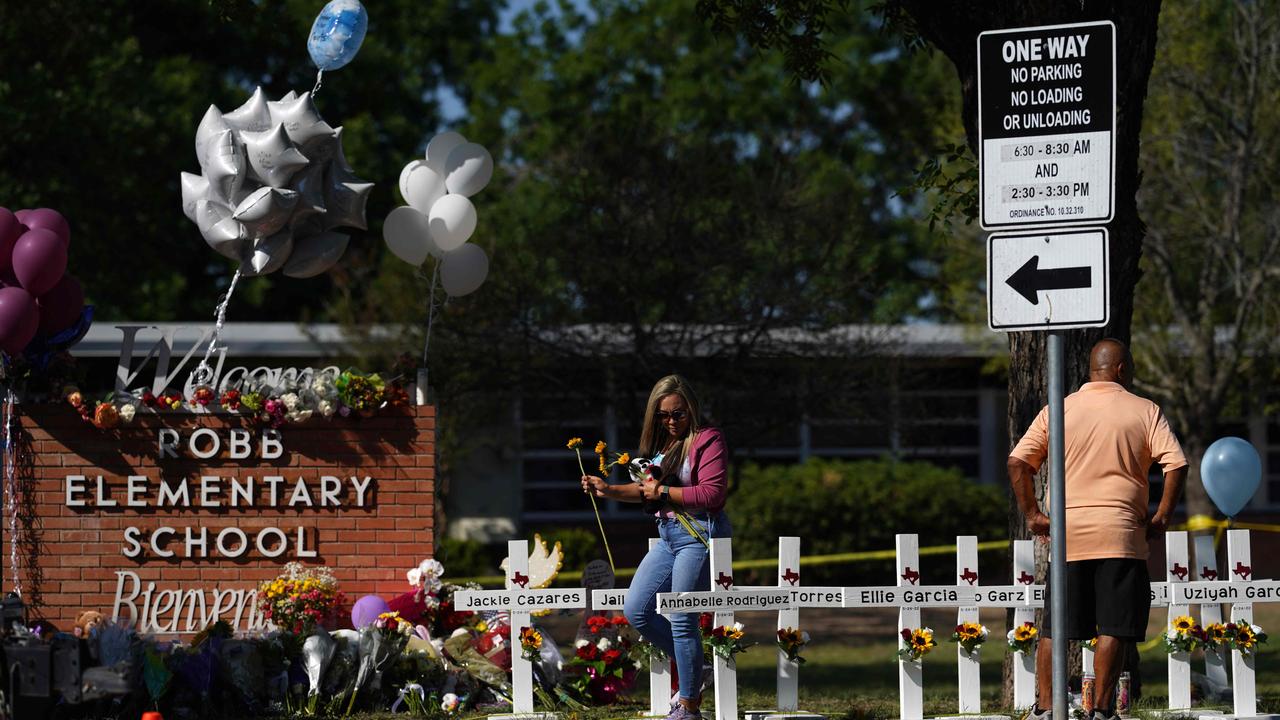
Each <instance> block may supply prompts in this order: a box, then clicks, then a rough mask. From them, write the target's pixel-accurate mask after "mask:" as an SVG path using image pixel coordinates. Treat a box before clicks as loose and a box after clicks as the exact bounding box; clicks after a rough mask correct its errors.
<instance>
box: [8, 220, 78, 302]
mask: <svg viewBox="0 0 1280 720" xmlns="http://www.w3.org/2000/svg"><path fill="white" fill-rule="evenodd" d="M66 271H67V246H66V244H65V243H63V242H62V239H61V238H59V237H58V236H57V235H56V234H55V233H54V232H53V231H52V230H45V229H43V228H37V229H35V230H28V231H27V232H26V233H24V234H23V235H22V237H20V238H18V243H17V244H16V245H14V246H13V272H14V274H15V275H17V276H18V282H20V283H22V287H23V288H25V289H26V290H27V292H30V293H31V294H32V295H37V296H39V295H43V294H45V293H47V292H49V291H50V290H52V289H53V286H54V285H57V284H58V281H59V280H61V279H62V274H63V273H65V272H66Z"/></svg>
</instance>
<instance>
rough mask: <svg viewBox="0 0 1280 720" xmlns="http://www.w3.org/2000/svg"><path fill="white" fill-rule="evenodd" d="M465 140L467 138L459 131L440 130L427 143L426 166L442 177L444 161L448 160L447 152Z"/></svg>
mask: <svg viewBox="0 0 1280 720" xmlns="http://www.w3.org/2000/svg"><path fill="white" fill-rule="evenodd" d="M466 141H467V139H466V138H464V137H462V134H461V133H456V132H453V131H450V132H442V133H440V134H439V135H437V136H435V137H433V138H431V142H428V143H427V155H426V161H427V167H429V168H431V169H432V170H435V171H436V173H438V174H439V175H440V177H444V174H445V173H444V168H445V163H447V162H449V153H451V152H453V149H454V148H456V147H458V146H459V145H461V144H463V143H465V142H466Z"/></svg>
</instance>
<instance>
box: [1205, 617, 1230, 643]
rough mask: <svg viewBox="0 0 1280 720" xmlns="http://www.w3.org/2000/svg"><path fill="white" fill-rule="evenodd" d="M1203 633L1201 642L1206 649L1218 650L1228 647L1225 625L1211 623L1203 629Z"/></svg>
mask: <svg viewBox="0 0 1280 720" xmlns="http://www.w3.org/2000/svg"><path fill="white" fill-rule="evenodd" d="M1201 632H1202V633H1203V635H1202V637H1203V639H1202V640H1201V642H1202V644H1203V645H1204V646H1205V648H1207V649H1210V650H1217V649H1218V648H1223V647H1227V626H1226V624H1225V623H1220V622H1216V623H1209V624H1208V625H1205V626H1204V627H1203V628H1201Z"/></svg>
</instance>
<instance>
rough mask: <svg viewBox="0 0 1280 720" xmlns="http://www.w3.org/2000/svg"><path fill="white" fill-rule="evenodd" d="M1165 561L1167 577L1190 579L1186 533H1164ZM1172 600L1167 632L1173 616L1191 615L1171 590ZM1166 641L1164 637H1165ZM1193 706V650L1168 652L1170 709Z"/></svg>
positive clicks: (1188, 607)
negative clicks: (1176, 600) (1190, 651)
mask: <svg viewBox="0 0 1280 720" xmlns="http://www.w3.org/2000/svg"><path fill="white" fill-rule="evenodd" d="M1164 553H1165V563H1166V564H1167V565H1168V567H1167V568H1166V573H1165V580H1166V581H1167V582H1169V583H1170V585H1172V584H1173V583H1184V582H1187V581H1188V580H1190V579H1191V558H1190V557H1189V556H1188V555H1187V533H1186V532H1185V531H1175V532H1169V533H1166V534H1165V536H1164ZM1169 597H1170V603H1169V612H1168V614H1167V620H1166V621H1165V626H1164V632H1165V633H1167V632H1169V628H1170V627H1171V626H1172V623H1173V619H1174V618H1175V617H1178V616H1179V615H1190V614H1191V606H1190V605H1185V604H1182V603H1179V602H1174V601H1173V600H1172V599H1173V598H1174V597H1175V594H1174V593H1173V592H1172V591H1170V592H1169ZM1162 642H1163V641H1162ZM1190 708H1191V654H1190V653H1187V652H1176V653H1170V654H1169V709H1170V710H1185V709H1190Z"/></svg>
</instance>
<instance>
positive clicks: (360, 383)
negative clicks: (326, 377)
mask: <svg viewBox="0 0 1280 720" xmlns="http://www.w3.org/2000/svg"><path fill="white" fill-rule="evenodd" d="M333 386H334V388H335V389H337V391H338V401H339V402H341V403H342V406H345V407H348V408H350V409H351V410H352V411H355V412H360V413H363V412H368V411H372V410H376V409H378V406H380V405H381V404H382V395H383V390H384V389H385V388H386V384H385V383H384V382H382V376H380V375H378V374H377V373H373V374H372V375H364V374H362V373H360V372H358V371H356V370H344V371H343V372H342V374H341V375H339V376H338V379H337V380H334V381H333ZM339 412H340V413H341V412H342V410H341V408H339ZM344 414H346V413H344Z"/></svg>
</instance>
